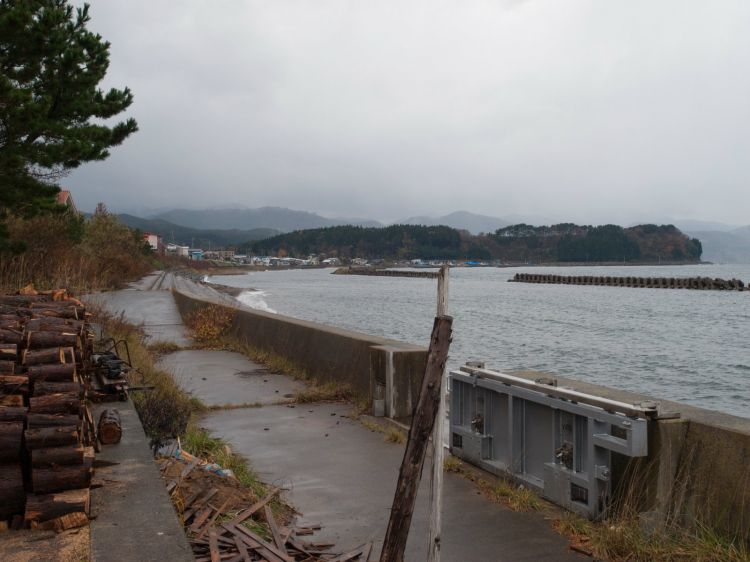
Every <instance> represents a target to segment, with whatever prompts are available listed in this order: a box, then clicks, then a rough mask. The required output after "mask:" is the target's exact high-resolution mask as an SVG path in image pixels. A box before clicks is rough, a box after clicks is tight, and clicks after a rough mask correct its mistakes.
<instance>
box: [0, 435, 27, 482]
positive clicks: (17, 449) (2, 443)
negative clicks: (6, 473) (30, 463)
mask: <svg viewBox="0 0 750 562" xmlns="http://www.w3.org/2000/svg"><path fill="white" fill-rule="evenodd" d="M22 437H23V422H17V421H16V422H2V423H0V462H14V461H18V460H19V459H20V458H21V438H22ZM0 485H2V484H0Z"/></svg>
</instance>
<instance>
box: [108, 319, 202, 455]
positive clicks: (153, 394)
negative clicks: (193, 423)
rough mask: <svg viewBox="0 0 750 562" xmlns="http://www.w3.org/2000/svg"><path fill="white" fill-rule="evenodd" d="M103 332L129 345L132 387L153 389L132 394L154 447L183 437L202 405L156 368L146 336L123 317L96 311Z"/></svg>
mask: <svg viewBox="0 0 750 562" xmlns="http://www.w3.org/2000/svg"><path fill="white" fill-rule="evenodd" d="M95 314H96V320H97V322H99V323H100V324H101V325H102V327H103V330H104V333H105V334H107V335H108V336H110V337H112V338H114V339H115V340H125V341H127V342H128V348H129V349H130V356H131V359H132V362H133V367H134V369H135V371H132V372H131V373H130V374H129V375H128V378H129V379H130V381H131V383H132V384H133V385H134V386H141V385H143V386H153V387H154V389H153V390H150V391H148V392H134V393H132V395H131V399H132V401H133V404H134V405H135V407H136V410H137V411H138V416H139V417H140V418H141V423H142V424H143V428H144V430H145V431H146V435H148V437H149V438H150V439H151V441H152V444H153V445H154V446H158V445H160V444H162V443H165V442H167V441H169V440H171V439H175V438H176V437H178V436H180V435H183V434H184V433H185V431H186V430H187V426H188V422H189V421H190V418H191V416H193V415H194V414H196V413H200V412H203V411H205V405H204V404H203V403H202V402H201V401H200V400H198V399H197V398H193V397H190V396H188V395H187V394H186V393H185V392H184V391H183V390H182V389H181V388H180V387H179V386H178V385H177V383H176V382H175V380H174V377H173V376H172V375H171V373H169V372H167V371H163V370H161V369H158V368H157V367H156V365H155V362H154V360H155V357H154V354H153V353H152V351H151V350H150V349H149V347H148V345H147V344H146V341H145V335H144V334H143V332H142V331H141V330H139V329H138V328H137V327H136V326H134V325H133V324H130V323H128V322H126V321H125V320H124V318H123V317H122V316H113V315H110V314H107V313H105V312H103V311H95Z"/></svg>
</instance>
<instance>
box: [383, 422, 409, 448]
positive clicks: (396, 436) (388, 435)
mask: <svg viewBox="0 0 750 562" xmlns="http://www.w3.org/2000/svg"><path fill="white" fill-rule="evenodd" d="M383 440H384V441H385V442H386V443H399V444H401V443H406V435H404V432H403V431H401V430H400V429H397V428H395V427H393V426H392V425H389V426H388V428H387V429H386V430H385V437H383Z"/></svg>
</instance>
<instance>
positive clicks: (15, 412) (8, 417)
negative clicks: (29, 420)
mask: <svg viewBox="0 0 750 562" xmlns="http://www.w3.org/2000/svg"><path fill="white" fill-rule="evenodd" d="M28 412H29V409H28V408H19V407H13V406H10V407H0V422H2V423H6V422H25V421H26V417H27V415H28Z"/></svg>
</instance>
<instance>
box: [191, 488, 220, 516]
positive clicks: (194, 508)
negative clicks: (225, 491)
mask: <svg viewBox="0 0 750 562" xmlns="http://www.w3.org/2000/svg"><path fill="white" fill-rule="evenodd" d="M218 493H219V489H218V488H211V489H210V490H209V491H208V492H206V493H205V494H204V495H202V496H201V497H200V498H198V499H197V500H194V501H193V502H192V503H191V504H190V509H188V510H186V511H185V512H184V514H183V519H184V520H185V521H187V520H188V519H190V518H191V517H192V516H193V515H194V514H195V513H197V512H198V511H200V509H201V508H202V507H203V506H204V505H205V504H206V502H208V500H210V499H211V498H212V497H214V496H215V495H216V494H218ZM185 507H187V505H186V506H185Z"/></svg>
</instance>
